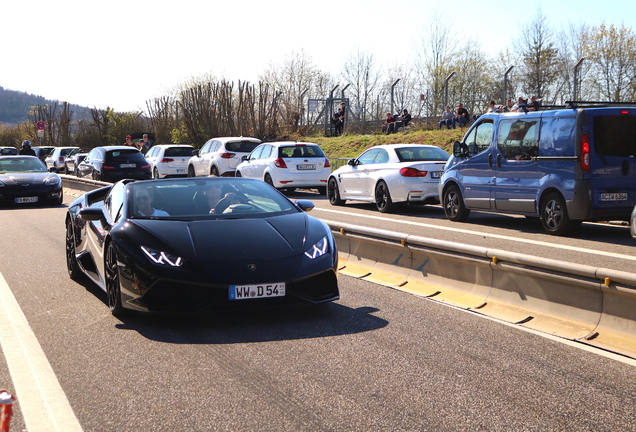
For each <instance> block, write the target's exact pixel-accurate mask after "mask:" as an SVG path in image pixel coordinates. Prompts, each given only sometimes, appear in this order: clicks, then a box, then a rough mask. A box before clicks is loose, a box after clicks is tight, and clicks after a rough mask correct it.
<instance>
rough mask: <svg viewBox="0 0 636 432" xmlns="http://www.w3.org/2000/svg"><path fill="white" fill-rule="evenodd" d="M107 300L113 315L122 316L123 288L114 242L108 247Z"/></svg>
mask: <svg viewBox="0 0 636 432" xmlns="http://www.w3.org/2000/svg"><path fill="white" fill-rule="evenodd" d="M105 272H106V298H107V300H108V307H109V308H110V311H111V312H112V314H113V315H122V314H123V313H124V307H123V306H122V304H121V286H120V284H119V268H118V267H117V252H116V251H115V246H114V245H113V243H112V242H110V243H108V246H107V247H106V262H105Z"/></svg>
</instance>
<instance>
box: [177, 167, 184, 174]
mask: <svg viewBox="0 0 636 432" xmlns="http://www.w3.org/2000/svg"><path fill="white" fill-rule="evenodd" d="M184 172H186V170H185V169H181V168H177V174H183V173H184Z"/></svg>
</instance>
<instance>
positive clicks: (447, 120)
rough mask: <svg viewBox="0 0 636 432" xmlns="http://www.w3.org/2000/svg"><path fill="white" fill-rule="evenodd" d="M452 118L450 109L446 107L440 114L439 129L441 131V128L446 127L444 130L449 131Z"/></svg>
mask: <svg viewBox="0 0 636 432" xmlns="http://www.w3.org/2000/svg"><path fill="white" fill-rule="evenodd" d="M453 117H454V116H453V112H452V111H451V109H450V107H449V106H448V105H446V108H444V113H443V114H442V119H441V120H440V121H439V128H440V129H441V128H442V126H444V125H446V129H450V128H451V126H453Z"/></svg>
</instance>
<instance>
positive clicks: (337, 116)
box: [331, 108, 343, 136]
mask: <svg viewBox="0 0 636 432" xmlns="http://www.w3.org/2000/svg"><path fill="white" fill-rule="evenodd" d="M331 123H332V124H333V128H334V136H338V135H340V134H341V133H342V125H343V121H342V110H341V109H340V108H338V111H336V112H335V113H333V117H332V118H331Z"/></svg>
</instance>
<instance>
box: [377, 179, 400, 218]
mask: <svg viewBox="0 0 636 432" xmlns="http://www.w3.org/2000/svg"><path fill="white" fill-rule="evenodd" d="M375 206H376V207H377V208H378V211H379V212H380V213H389V212H390V211H392V210H393V209H394V208H395V204H393V200H392V199H391V193H390V192H389V186H388V185H387V184H386V183H385V182H384V181H383V180H380V181H379V182H378V184H376V185H375Z"/></svg>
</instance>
